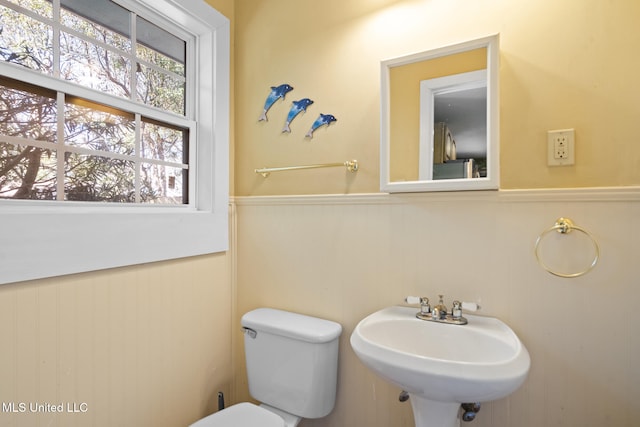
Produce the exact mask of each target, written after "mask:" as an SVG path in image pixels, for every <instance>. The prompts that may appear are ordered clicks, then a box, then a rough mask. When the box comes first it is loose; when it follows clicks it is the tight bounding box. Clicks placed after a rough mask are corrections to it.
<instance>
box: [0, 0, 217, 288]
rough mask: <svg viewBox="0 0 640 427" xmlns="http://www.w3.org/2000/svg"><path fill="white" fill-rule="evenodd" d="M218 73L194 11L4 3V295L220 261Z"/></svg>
mask: <svg viewBox="0 0 640 427" xmlns="http://www.w3.org/2000/svg"><path fill="white" fill-rule="evenodd" d="M228 68H229V23H228V20H227V19H226V18H224V17H223V16H222V15H220V14H219V13H217V12H216V11H215V10H214V9H213V8H211V7H209V6H208V5H206V3H204V2H202V1H199V0H186V1H181V2H180V5H177V4H176V3H175V2H173V1H171V0H159V1H158V0H155V1H154V0H114V1H110V0H53V1H50V0H0V221H2V223H3V224H12V226H11V227H10V229H9V231H8V232H7V233H5V234H4V235H3V236H0V262H1V263H2V264H4V263H5V262H7V265H6V266H5V265H3V266H2V267H1V268H0V283H8V282H14V281H20V280H27V279H32V278H38V277H48V276H55V275H60V274H68V273H74V272H81V271H89V270H95V269H101V268H110V267H116V266H122V265H130V264H137V263H141V262H151V261H158V260H162V259H170V258H178V257H183V256H190V255H198V254H203V253H211V252H216V251H220V250H226V248H227V245H228V243H227V240H228V238H227V201H228V122H229V115H228V114H229V113H228V108H229V103H228V98H229V92H228V91H229V88H228V85H229V75H228V72H229V71H228ZM3 228H5V227H4V226H3Z"/></svg>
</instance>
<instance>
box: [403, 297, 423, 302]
mask: <svg viewBox="0 0 640 427" xmlns="http://www.w3.org/2000/svg"><path fill="white" fill-rule="evenodd" d="M404 302H406V303H407V304H420V297H413V296H408V297H406V298H405V299H404Z"/></svg>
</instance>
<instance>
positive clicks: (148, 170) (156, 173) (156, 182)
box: [140, 163, 188, 205]
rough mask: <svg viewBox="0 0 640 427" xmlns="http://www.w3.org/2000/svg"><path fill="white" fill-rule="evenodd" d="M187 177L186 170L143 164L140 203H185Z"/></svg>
mask: <svg viewBox="0 0 640 427" xmlns="http://www.w3.org/2000/svg"><path fill="white" fill-rule="evenodd" d="M187 176H188V174H187V170H186V169H181V168H173V167H169V166H163V165H156V164H151V163H143V164H142V173H141V178H142V188H141V189H140V197H141V201H142V202H143V203H158V204H174V205H179V204H183V203H187V200H186V197H187V195H186V191H185V190H184V188H185V186H186V183H187Z"/></svg>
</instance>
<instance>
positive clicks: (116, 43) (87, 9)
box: [60, 0, 131, 52]
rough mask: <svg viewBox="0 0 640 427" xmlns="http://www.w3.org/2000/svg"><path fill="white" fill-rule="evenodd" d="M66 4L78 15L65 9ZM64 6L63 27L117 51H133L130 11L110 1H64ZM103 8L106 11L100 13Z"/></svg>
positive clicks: (61, 15) (61, 18) (62, 11)
mask: <svg viewBox="0 0 640 427" xmlns="http://www.w3.org/2000/svg"><path fill="white" fill-rule="evenodd" d="M65 3H71V4H69V5H68V6H69V7H73V8H74V10H73V11H75V12H77V13H73V11H71V10H69V9H65V8H64V6H65ZM62 5H63V8H62V9H61V10H60V22H61V23H62V24H63V25H65V26H67V27H69V28H71V29H74V30H76V31H78V32H79V33H82V34H84V35H86V36H89V37H91V38H94V39H96V40H98V41H101V42H103V43H106V44H108V45H109V46H112V47H114V48H116V49H119V50H122V51H125V52H130V51H131V40H130V34H131V31H130V29H129V27H130V20H129V11H128V10H126V9H124V8H122V7H120V6H118V5H116V4H115V3H113V2H110V1H100V2H87V1H86V0H83V1H82V2H81V1H72V2H69V1H63V2H62ZM105 6H106V7H105ZM102 8H104V9H105V10H104V11H100V9H102ZM98 13H100V15H98ZM92 18H93V19H92Z"/></svg>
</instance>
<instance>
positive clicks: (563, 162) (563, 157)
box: [547, 129, 575, 166]
mask: <svg viewBox="0 0 640 427" xmlns="http://www.w3.org/2000/svg"><path fill="white" fill-rule="evenodd" d="M574 163H575V132H574V130H573V129H561V130H550V131H548V132H547V164H548V165H549V166H569V165H573V164H574Z"/></svg>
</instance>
